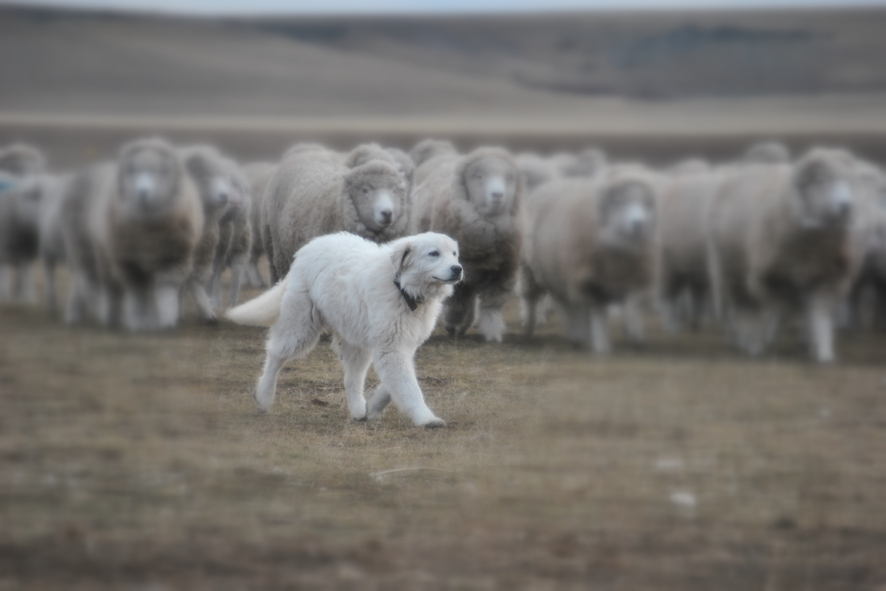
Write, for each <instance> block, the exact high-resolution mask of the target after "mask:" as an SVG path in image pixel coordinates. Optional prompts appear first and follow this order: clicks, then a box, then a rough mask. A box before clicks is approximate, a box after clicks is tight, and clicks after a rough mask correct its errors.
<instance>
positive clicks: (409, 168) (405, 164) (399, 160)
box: [385, 148, 415, 193]
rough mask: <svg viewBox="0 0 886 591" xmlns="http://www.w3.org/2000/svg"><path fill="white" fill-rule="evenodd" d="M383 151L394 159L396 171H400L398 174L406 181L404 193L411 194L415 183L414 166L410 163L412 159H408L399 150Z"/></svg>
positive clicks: (406, 155)
mask: <svg viewBox="0 0 886 591" xmlns="http://www.w3.org/2000/svg"><path fill="white" fill-rule="evenodd" d="M385 150H387V152H388V154H390V155H391V157H392V158H393V159H394V163H395V164H396V166H397V170H398V171H400V174H402V175H403V178H404V179H406V192H407V193H412V186H413V184H414V181H415V164H414V163H413V162H412V158H410V157H409V154H407V153H406V152H404V151H403V150H401V149H399V148H385Z"/></svg>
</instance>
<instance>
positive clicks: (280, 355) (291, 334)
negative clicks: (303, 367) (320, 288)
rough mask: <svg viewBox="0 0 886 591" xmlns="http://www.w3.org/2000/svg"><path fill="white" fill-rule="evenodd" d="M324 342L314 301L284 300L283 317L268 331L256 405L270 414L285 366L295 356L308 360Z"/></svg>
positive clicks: (301, 296)
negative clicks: (316, 347) (312, 351)
mask: <svg viewBox="0 0 886 591" xmlns="http://www.w3.org/2000/svg"><path fill="white" fill-rule="evenodd" d="M319 339H320V327H319V326H318V325H316V324H315V323H314V320H313V318H312V305H311V300H310V298H309V297H308V295H307V294H299V295H297V296H296V297H294V298H292V300H289V301H287V300H286V298H285V297H284V300H283V307H282V308H281V309H280V316H279V317H278V318H277V320H276V321H275V322H274V325H273V326H272V327H271V330H270V331H269V332H268V344H267V356H266V357H265V367H264V371H263V372H262V375H261V377H260V378H259V380H258V386H257V387H256V389H255V405H256V406H257V407H258V410H259V412H262V413H264V412H267V411H268V409H270V408H271V405H272V404H273V403H274V395H275V394H276V393H277V376H278V374H279V373H280V369H281V368H282V367H283V364H284V363H286V362H287V361H288V360H290V359H292V358H293V357H304V356H305V355H307V354H308V353H310V352H311V349H313V348H314V346H315V345H316V344H317V341H318V340H319Z"/></svg>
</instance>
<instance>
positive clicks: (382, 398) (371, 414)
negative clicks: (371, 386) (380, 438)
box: [366, 384, 391, 421]
mask: <svg viewBox="0 0 886 591" xmlns="http://www.w3.org/2000/svg"><path fill="white" fill-rule="evenodd" d="M390 403H391V393H390V392H389V391H388V389H387V388H385V387H384V384H382V385H380V386H379V387H378V388H376V389H375V392H373V393H372V396H370V397H369V401H368V402H367V403H366V420H367V421H374V420H375V419H378V418H380V417H381V413H383V412H384V411H385V409H386V408H387V407H388V405H389V404H390Z"/></svg>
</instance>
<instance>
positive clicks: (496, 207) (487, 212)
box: [463, 156, 519, 217]
mask: <svg viewBox="0 0 886 591" xmlns="http://www.w3.org/2000/svg"><path fill="white" fill-rule="evenodd" d="M463 182H464V184H465V188H466V189H467V195H468V200H469V201H470V202H471V203H472V204H473V205H474V207H475V208H476V209H477V211H478V212H479V213H480V215H482V216H484V217H493V216H496V215H499V214H501V213H504V212H507V211H510V210H511V209H512V208H513V205H514V201H515V199H517V188H518V187H519V171H518V170H517V169H516V167H515V166H514V165H513V164H511V163H510V162H508V161H507V160H506V159H504V158H501V157H498V156H487V157H484V158H480V159H478V160H475V161H474V162H471V163H470V164H468V166H467V167H465V170H464V179H463Z"/></svg>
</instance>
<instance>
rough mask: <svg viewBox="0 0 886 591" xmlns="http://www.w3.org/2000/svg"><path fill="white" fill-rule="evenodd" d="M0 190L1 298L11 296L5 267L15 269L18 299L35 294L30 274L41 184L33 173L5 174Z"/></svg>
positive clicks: (30, 298) (36, 245)
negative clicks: (23, 176) (32, 175)
mask: <svg viewBox="0 0 886 591" xmlns="http://www.w3.org/2000/svg"><path fill="white" fill-rule="evenodd" d="M4 177H5V178H6V180H5V181H4V186H5V187H6V188H5V190H0V271H2V275H0V299H7V298H9V296H10V294H9V287H8V285H7V276H6V267H7V266H11V267H13V268H14V269H15V285H14V288H13V295H14V296H15V298H16V299H17V300H19V301H23V302H33V301H34V299H35V298H36V295H35V292H34V283H33V281H32V278H31V271H32V264H33V262H34V261H35V260H36V259H37V256H38V253H39V217H40V197H41V187H40V183H39V182H38V180H37V179H36V178H34V177H30V178H20V177H13V176H11V175H4Z"/></svg>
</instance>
